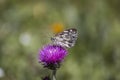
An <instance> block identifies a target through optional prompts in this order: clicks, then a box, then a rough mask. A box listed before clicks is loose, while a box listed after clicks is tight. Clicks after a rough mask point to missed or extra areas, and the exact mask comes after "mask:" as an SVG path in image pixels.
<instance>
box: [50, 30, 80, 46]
mask: <svg viewBox="0 0 120 80" xmlns="http://www.w3.org/2000/svg"><path fill="white" fill-rule="evenodd" d="M77 37H78V32H77V29H75V28H70V29H67V30H64V31H63V32H60V33H58V34H55V36H53V37H52V38H51V41H52V43H53V44H55V45H60V46H62V47H65V48H71V47H73V46H74V45H75V42H76V40H77Z"/></svg>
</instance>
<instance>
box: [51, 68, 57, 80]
mask: <svg viewBox="0 0 120 80" xmlns="http://www.w3.org/2000/svg"><path fill="white" fill-rule="evenodd" d="M56 71H57V70H53V71H52V80H56Z"/></svg>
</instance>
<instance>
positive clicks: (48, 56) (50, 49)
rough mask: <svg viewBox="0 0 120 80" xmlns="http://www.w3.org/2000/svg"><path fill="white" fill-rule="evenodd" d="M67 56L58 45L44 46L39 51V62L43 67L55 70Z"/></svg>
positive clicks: (65, 51) (64, 50)
mask: <svg viewBox="0 0 120 80" xmlns="http://www.w3.org/2000/svg"><path fill="white" fill-rule="evenodd" d="M66 55H67V50H66V49H65V48H63V47H62V46H59V45H46V46H44V47H43V48H42V49H41V50H40V51H39V62H41V63H43V65H44V67H47V68H49V69H56V68H59V67H60V63H61V62H62V61H63V59H64V58H65V56H66Z"/></svg>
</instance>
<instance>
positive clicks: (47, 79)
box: [42, 76, 51, 80]
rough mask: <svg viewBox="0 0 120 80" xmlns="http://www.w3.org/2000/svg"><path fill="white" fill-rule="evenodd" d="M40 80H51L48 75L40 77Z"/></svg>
mask: <svg viewBox="0 0 120 80" xmlns="http://www.w3.org/2000/svg"><path fill="white" fill-rule="evenodd" d="M42 80H51V79H50V77H49V76H46V77H44V78H42Z"/></svg>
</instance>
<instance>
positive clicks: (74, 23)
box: [0, 0, 120, 80]
mask: <svg viewBox="0 0 120 80" xmlns="http://www.w3.org/2000/svg"><path fill="white" fill-rule="evenodd" d="M53 24H62V25H64V29H67V28H71V27H72V28H73V27H74V28H77V29H78V32H79V36H78V40H77V42H76V45H75V46H74V47H73V48H71V49H69V55H68V56H67V57H66V59H65V61H64V62H63V64H62V66H61V68H60V69H59V70H58V72H57V80H120V0H0V80H41V77H43V76H45V75H47V74H50V71H49V70H48V69H44V68H43V66H42V65H41V64H39V63H38V50H39V49H40V48H41V47H42V46H43V45H45V44H48V43H50V38H51V36H53V35H54V34H53V33H54V32H53V31H52V30H51V28H52V27H51V26H52V25H53Z"/></svg>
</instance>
